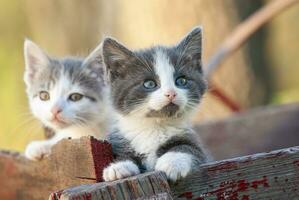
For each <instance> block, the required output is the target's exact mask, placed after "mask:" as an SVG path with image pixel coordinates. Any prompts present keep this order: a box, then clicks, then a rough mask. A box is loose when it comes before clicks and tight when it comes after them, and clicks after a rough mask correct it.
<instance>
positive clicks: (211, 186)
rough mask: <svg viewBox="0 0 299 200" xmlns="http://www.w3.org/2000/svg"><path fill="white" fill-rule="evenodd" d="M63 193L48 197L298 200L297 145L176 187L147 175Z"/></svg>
mask: <svg viewBox="0 0 299 200" xmlns="http://www.w3.org/2000/svg"><path fill="white" fill-rule="evenodd" d="M169 186H170V189H169ZM60 194H61V198H59V197H57V196H56V197H57V198H53V195H54V194H52V196H51V197H50V199H51V200H58V199H61V200H75V199H100V200H101V199H111V200H112V199H120V200H121V199H138V198H143V199H171V198H172V197H171V196H173V198H174V199H198V200H208V199H234V198H235V199H244V200H248V199H264V198H266V199H298V198H299V146H297V147H292V148H287V149H282V150H276V151H272V152H269V153H259V154H254V155H249V156H244V157H239V158H234V159H228V160H222V161H216V162H211V163H207V164H203V165H201V166H200V167H199V169H198V171H196V172H194V173H192V174H190V175H189V176H188V177H186V178H185V179H184V180H182V181H180V182H178V183H175V184H173V183H170V184H169V185H168V182H167V181H166V177H165V174H164V173H162V172H149V173H145V174H141V175H138V176H134V177H130V178H127V179H122V180H118V181H115V182H106V183H97V184H89V185H82V186H78V187H75V188H69V189H66V190H64V191H62V192H61V193H60ZM159 195H160V196H159ZM54 196H55V195H54ZM155 197H157V198H155ZM158 197H161V198H158Z"/></svg>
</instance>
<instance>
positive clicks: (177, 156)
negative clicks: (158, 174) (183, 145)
mask: <svg viewBox="0 0 299 200" xmlns="http://www.w3.org/2000/svg"><path fill="white" fill-rule="evenodd" d="M191 168H192V155H190V154H187V153H181V152H168V153H165V154H164V155H163V156H161V157H160V158H158V160H157V164H156V166H155V170H157V171H163V172H165V173H166V175H167V177H168V179H170V180H171V181H173V182H176V181H177V180H180V179H181V178H185V177H186V176H187V175H188V174H189V172H190V171H191Z"/></svg>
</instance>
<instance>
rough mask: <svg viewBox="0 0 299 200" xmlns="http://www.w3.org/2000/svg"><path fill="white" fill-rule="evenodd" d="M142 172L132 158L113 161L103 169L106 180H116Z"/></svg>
mask: <svg viewBox="0 0 299 200" xmlns="http://www.w3.org/2000/svg"><path fill="white" fill-rule="evenodd" d="M137 174H140V171H139V168H138V166H137V165H136V164H134V163H133V162H132V161H130V160H126V161H119V162H116V163H112V164H111V165H109V166H108V167H106V168H105V169H104V171H103V179H104V180H105V181H114V180H118V179H122V178H126V177H130V176H134V175H137Z"/></svg>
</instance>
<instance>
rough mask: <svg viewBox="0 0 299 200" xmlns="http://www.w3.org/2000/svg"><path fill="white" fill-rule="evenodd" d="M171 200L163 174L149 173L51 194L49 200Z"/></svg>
mask: <svg viewBox="0 0 299 200" xmlns="http://www.w3.org/2000/svg"><path fill="white" fill-rule="evenodd" d="M58 199H59V200H85V199H97V200H113V199H115V200H116V199H117V200H122V199H124V200H125V199H126V200H135V199H148V200H154V199H157V200H170V199H172V197H171V194H170V188H169V185H168V183H167V180H166V176H165V174H164V173H162V172H148V173H145V174H141V175H139V176H134V177H130V178H127V179H123V180H118V181H114V182H105V183H97V184H88V185H81V186H78V187H74V188H70V189H66V190H63V191H59V192H56V193H53V194H51V196H50V197H49V200H58Z"/></svg>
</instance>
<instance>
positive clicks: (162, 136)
mask: <svg viewBox="0 0 299 200" xmlns="http://www.w3.org/2000/svg"><path fill="white" fill-rule="evenodd" d="M201 39H202V30H201V28H195V29H194V30H192V31H191V32H190V33H189V34H188V35H187V36H186V37H185V38H184V39H183V40H182V41H181V42H179V43H178V44H177V45H175V46H172V47H164V46H155V47H152V48H149V49H144V50H140V51H131V50H129V49H127V48H126V47H124V46H123V45H122V44H120V43H118V42H117V41H116V40H114V39H111V38H107V39H105V40H104V41H103V60H104V64H105V67H106V75H107V80H108V82H109V85H110V87H111V98H112V104H113V108H114V110H115V113H116V119H117V123H116V127H115V129H114V131H112V132H111V133H110V134H109V135H108V138H109V141H110V143H112V147H113V151H114V153H115V157H116V162H114V163H112V164H111V165H110V166H108V167H107V168H106V169H105V170H104V175H103V178H104V180H105V181H113V180H116V179H121V178H125V177H128V176H133V175H136V174H139V173H141V172H144V171H151V170H160V171H163V172H165V173H166V175H167V177H168V179H170V180H171V181H174V182H175V181H177V180H179V179H181V178H183V177H186V176H187V175H188V174H189V173H190V172H191V171H193V170H194V169H196V168H197V167H198V166H199V165H200V164H202V163H204V162H206V161H207V159H208V158H207V155H206V153H205V152H204V150H203V148H202V147H201V146H200V144H199V142H198V138H197V137H198V136H197V135H196V134H195V133H194V132H193V130H192V128H191V126H190V118H191V116H192V113H195V111H196V108H197V106H198V104H199V102H200V100H201V98H202V96H203V94H204V92H205V90H206V88H207V86H206V81H205V80H204V78H203V72H202V67H201Z"/></svg>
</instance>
